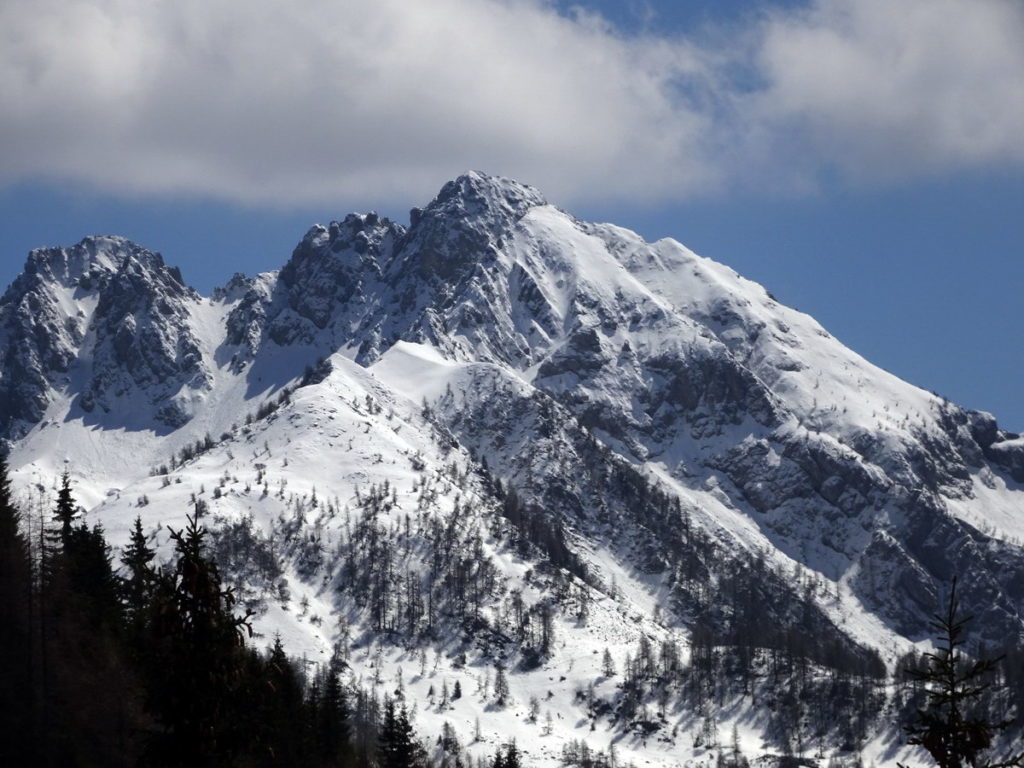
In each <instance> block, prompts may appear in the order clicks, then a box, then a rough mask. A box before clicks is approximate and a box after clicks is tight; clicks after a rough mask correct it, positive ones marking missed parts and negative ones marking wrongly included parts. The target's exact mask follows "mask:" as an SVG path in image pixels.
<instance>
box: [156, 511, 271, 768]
mask: <svg viewBox="0 0 1024 768" xmlns="http://www.w3.org/2000/svg"><path fill="white" fill-rule="evenodd" d="M205 537H206V530H205V529H204V528H201V527H200V526H199V525H198V524H197V522H196V518H195V517H188V518H187V524H186V526H185V528H184V530H179V531H175V530H171V539H172V541H173V542H174V546H175V553H176V555H177V561H176V563H175V565H174V568H173V570H170V571H164V572H161V573H160V574H158V576H157V578H156V581H155V587H154V595H153V600H152V604H151V609H150V610H151V615H150V621H149V625H150V629H149V642H148V648H147V658H148V665H147V666H148V670H147V671H148V674H147V677H148V680H149V690H148V692H147V706H148V708H149V710H150V712H151V713H152V714H153V716H154V717H155V718H156V719H157V721H158V722H159V723H160V724H161V725H162V727H163V729H164V731H163V732H162V733H161V734H158V735H157V736H156V737H155V738H154V740H153V742H152V743H151V744H150V750H149V753H150V754H149V756H150V759H151V760H152V761H153V762H155V763H158V764H164V765H173V766H180V765H188V766H195V767H196V768H202V767H204V766H214V765H220V764H223V763H229V762H230V760H231V758H232V755H233V754H234V753H235V752H236V751H237V750H238V743H237V739H238V738H239V737H240V736H242V734H239V732H238V727H239V725H240V723H239V722H238V720H237V719H236V718H235V717H233V716H234V714H235V712H234V711H233V705H234V704H236V702H237V699H236V692H237V690H238V688H239V685H240V682H241V679H242V665H243V662H244V659H245V655H244V636H245V632H246V630H248V631H250V632H251V630H250V629H249V624H248V618H249V615H248V614H246V615H245V616H244V617H238V616H235V615H234V613H233V607H234V595H233V594H232V592H231V590H230V589H226V588H224V587H223V586H222V584H221V577H220V572H219V571H218V569H217V566H216V565H215V564H214V563H213V562H212V561H211V560H210V559H208V558H207V556H206V552H205Z"/></svg>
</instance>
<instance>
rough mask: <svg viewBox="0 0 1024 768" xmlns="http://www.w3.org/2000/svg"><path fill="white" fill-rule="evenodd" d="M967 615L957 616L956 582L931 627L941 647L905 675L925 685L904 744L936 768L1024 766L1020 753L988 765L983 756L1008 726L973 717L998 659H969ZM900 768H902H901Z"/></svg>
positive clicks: (1023, 755) (982, 717) (982, 716)
mask: <svg viewBox="0 0 1024 768" xmlns="http://www.w3.org/2000/svg"><path fill="white" fill-rule="evenodd" d="M971 618H972V617H970V616H966V617H965V616H961V615H960V606H959V603H958V601H957V597H956V579H955V578H954V579H953V585H952V588H951V589H950V594H949V602H948V603H947V605H946V611H945V614H943V615H939V614H936V615H935V619H934V621H932V622H931V626H932V627H933V628H934V629H935V630H936V631H937V633H938V635H937V637H938V640H939V647H938V649H937V650H936V651H935V652H934V653H926V654H925V655H924V657H925V660H926V666H925V667H924V668H923V669H913V670H909V673H910V674H911V675H912V676H913V677H915V678H916V679H917V680H918V681H920V682H922V683H924V685H925V692H926V695H927V697H928V698H927V707H926V708H924V709H919V710H918V713H917V722H916V723H914V724H913V725H911V726H909V727H907V728H906V731H907V735H908V736H909V739H908V740H907V743H908V744H912V745H917V746H920V747H923V748H924V749H925V751H927V752H928V754H930V755H931V757H932V759H933V760H934V761H935V763H936V765H938V766H939V768H963V767H964V766H971V768H1009V766H1020V765H1024V752H1019V753H1017V754H1012V755H1009V756H1006V757H1005V758H1003V759H1002V760H995V761H988V760H985V759H984V758H983V753H984V752H986V751H987V750H988V749H989V748H990V747H992V744H993V739H994V736H995V734H996V732H997V731H999V730H1002V729H1003V728H1005V727H1006V726H1007V725H1008V723H1005V722H992V721H991V720H990V719H989V718H987V717H985V716H984V715H979V714H972V708H973V709H975V710H977V707H976V704H977V703H978V702H979V701H982V700H983V697H984V696H985V694H986V693H987V692H989V690H990V689H991V687H992V684H991V683H990V682H988V681H987V680H986V679H985V678H986V677H988V676H989V674H990V673H991V672H992V671H993V669H994V668H995V664H996V662H997V661H998V660H994V659H984V658H982V659H977V660H972V659H969V658H967V657H966V656H965V655H964V654H963V653H962V652H961V651H960V648H961V647H962V646H963V645H964V642H965V641H964V639H963V634H964V628H965V627H966V626H967V624H968V623H969V622H970V621H971ZM901 768H902V766H901Z"/></svg>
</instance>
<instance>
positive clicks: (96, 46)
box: [0, 0, 1024, 205]
mask: <svg viewBox="0 0 1024 768" xmlns="http://www.w3.org/2000/svg"><path fill="white" fill-rule="evenodd" d="M709 40H712V41H713V42H709ZM1022 136H1024V4H1022V3H1020V2H1019V1H1018V0H856V2H854V1H853V0H813V2H811V3H810V4H809V5H807V6H800V7H799V8H796V9H793V8H790V9H788V10H787V9H782V8H780V9H776V10H774V11H770V12H766V13H764V14H762V15H760V16H757V17H752V18H750V19H748V20H747V22H745V24H744V25H742V26H741V27H738V28H735V29H732V30H731V31H730V32H728V33H720V34H717V35H715V36H713V37H710V36H706V37H704V38H703V39H696V38H695V39H686V38H680V37H667V36H658V35H657V34H652V33H650V32H647V33H643V34H636V35H627V34H625V33H623V32H621V31H619V30H616V29H615V28H613V27H612V26H610V25H609V24H607V23H606V22H604V21H603V20H602V19H601V18H600V17H599V16H596V15H594V14H588V13H584V12H579V13H576V14H575V15H572V16H570V17H567V16H565V15H561V14H559V13H558V12H557V11H556V10H555V9H554V8H553V7H552V6H551V5H550V4H548V3H545V2H542V1H541V0H431V2H429V3H423V2H413V1H411V0H373V1H372V2H371V1H370V0H290V1H288V2H285V0H248V1H247V2H246V3H244V4H243V3H238V2H235V1H234V0H147V1H146V2H139V0H6V1H5V2H4V3H3V4H2V6H0V185H10V184H13V183H17V182H19V181H25V180H46V181H51V182H70V183H74V184H78V185H86V186H89V187H94V188H97V189H99V190H102V191H104V192H108V193H114V194H119V195H175V196H186V197H194V196H200V197H208V198H213V199H221V200H227V201H232V202H242V203H250V204H258V205H264V204H271V205H297V204H304V203H308V202H330V201H336V200H339V199H342V200H344V199H356V198H359V199H362V200H366V199H371V200H388V199H391V200H401V201H413V200H422V199H423V198H424V197H425V196H427V195H429V194H430V193H432V192H433V191H436V189H437V187H438V185H439V184H440V183H441V182H442V181H444V180H445V179H447V178H449V177H451V176H452V175H454V174H456V173H458V172H461V171H462V170H465V169H467V168H480V169H483V170H487V171H489V172H493V173H501V174H505V175H510V176H514V177H517V178H521V179H523V180H524V181H529V182H530V183H533V184H536V185H537V186H539V187H541V188H542V189H544V190H545V191H547V192H548V193H549V194H550V195H551V196H552V198H553V199H557V200H559V201H560V202H566V203H568V202H581V201H598V200H600V201H604V200H616V199H619V200H622V199H631V200H643V201H651V200H653V201H658V200H677V199H683V198H689V197H695V196H704V195H715V194H720V193H724V192H727V191H729V190H732V189H736V188H744V189H751V190H754V191H758V190H761V191H766V190H769V189H777V188H779V187H782V188H796V189H798V188H802V187H808V186H813V185H814V184H815V183H816V182H817V180H818V179H820V178H822V176H823V175H827V176H829V177H830V178H832V177H838V178H840V179H845V180H847V181H849V182H852V183H874V182H878V181H882V182H892V181H900V180H905V179H912V178H916V177H919V176H921V175H929V174H936V173H946V172H950V171H959V170H964V169H977V168H991V167H1006V166H1008V165H1009V166H1015V167H1017V168H1020V167H1024V141H1022V140H1021V137H1022Z"/></svg>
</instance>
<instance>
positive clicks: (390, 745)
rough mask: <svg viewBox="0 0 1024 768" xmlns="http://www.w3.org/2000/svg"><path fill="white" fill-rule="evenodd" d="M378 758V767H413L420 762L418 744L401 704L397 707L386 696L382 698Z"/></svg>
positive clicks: (407, 714)
mask: <svg viewBox="0 0 1024 768" xmlns="http://www.w3.org/2000/svg"><path fill="white" fill-rule="evenodd" d="M379 738H380V742H379V746H378V760H379V762H380V768H413V767H414V766H418V765H420V764H421V762H422V761H421V759H420V754H419V752H420V750H419V745H418V744H417V743H416V739H415V737H414V735H413V730H412V725H410V723H409V713H408V712H407V711H406V709H405V705H404V704H403V705H402V706H401V707H399V708H398V709H396V708H395V702H394V700H393V699H391V698H390V697H388V698H387V699H385V700H384V721H383V723H382V724H381V730H380V737H379Z"/></svg>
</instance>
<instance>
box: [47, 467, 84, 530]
mask: <svg viewBox="0 0 1024 768" xmlns="http://www.w3.org/2000/svg"><path fill="white" fill-rule="evenodd" d="M77 515H78V505H77V504H76V503H75V499H74V496H73V495H72V494H71V476H70V475H69V474H68V471H67V470H64V473H63V474H62V475H61V476H60V490H59V491H57V508H56V509H55V510H54V514H53V517H54V520H56V522H57V524H58V526H59V529H58V534H59V536H60V541H61V543H62V544H64V545H65V546H66V545H67V542H68V539H69V538H70V537H71V530H72V528H71V526H72V523H73V522H74V520H75V517H77Z"/></svg>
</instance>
